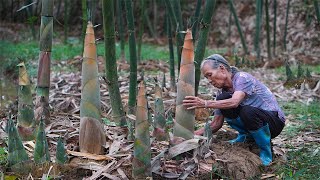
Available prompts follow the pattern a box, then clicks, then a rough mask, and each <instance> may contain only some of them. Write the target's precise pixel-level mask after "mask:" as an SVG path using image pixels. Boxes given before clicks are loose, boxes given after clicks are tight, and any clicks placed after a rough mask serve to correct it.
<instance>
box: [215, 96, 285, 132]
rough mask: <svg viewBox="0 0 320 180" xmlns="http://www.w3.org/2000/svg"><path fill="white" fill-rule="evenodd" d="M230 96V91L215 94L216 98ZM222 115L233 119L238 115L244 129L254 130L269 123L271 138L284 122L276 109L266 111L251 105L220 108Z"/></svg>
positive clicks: (279, 130)
mask: <svg viewBox="0 0 320 180" xmlns="http://www.w3.org/2000/svg"><path fill="white" fill-rule="evenodd" d="M231 97H232V94H231V93H227V92H224V93H221V94H220V95H219V96H217V100H223V99H229V98H231ZM220 111H221V113H222V115H223V116H224V117H226V118H230V119H235V118H237V117H240V119H241V121H242V122H243V124H244V126H245V128H246V130H248V131H255V130H258V129H260V128H261V127H263V126H265V125H267V124H268V125H269V129H270V133H271V138H274V137H276V136H278V135H279V134H280V133H281V131H282V129H283V127H284V123H283V122H282V121H281V120H280V118H279V117H278V112H277V111H266V110H263V109H260V108H256V107H253V106H240V105H239V106H238V107H237V108H232V109H220Z"/></svg>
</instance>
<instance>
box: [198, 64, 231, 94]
mask: <svg viewBox="0 0 320 180" xmlns="http://www.w3.org/2000/svg"><path fill="white" fill-rule="evenodd" d="M201 71H202V74H203V75H204V77H205V78H207V79H208V80H209V82H210V84H212V85H213V86H214V87H216V88H219V89H221V88H225V87H226V80H227V72H228V71H227V70H226V68H225V67H224V66H223V65H220V66H219V67H218V68H217V69H213V68H212V67H211V64H210V63H206V64H204V66H203V67H202V69H201Z"/></svg>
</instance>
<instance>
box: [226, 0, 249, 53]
mask: <svg viewBox="0 0 320 180" xmlns="http://www.w3.org/2000/svg"><path fill="white" fill-rule="evenodd" d="M228 2H229V7H230V11H231V12H232V14H233V18H234V20H235V23H236V26H237V29H238V32H239V35H240V39H241V43H242V46H243V49H244V53H245V54H248V48H247V44H246V40H245V38H244V35H243V32H242V28H241V25H240V22H239V19H238V16H237V12H236V10H235V8H234V5H233V0H228Z"/></svg>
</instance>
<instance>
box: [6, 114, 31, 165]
mask: <svg viewBox="0 0 320 180" xmlns="http://www.w3.org/2000/svg"><path fill="white" fill-rule="evenodd" d="M7 123H8V124H7V127H6V130H7V133H8V165H9V166H14V165H16V164H21V163H23V162H24V161H27V160H29V157H28V154H27V152H26V150H25V149H24V147H23V144H22V141H21V139H20V137H19V134H18V131H17V129H16V127H15V125H14V123H13V121H12V119H11V118H10V119H9V120H8V122H7Z"/></svg>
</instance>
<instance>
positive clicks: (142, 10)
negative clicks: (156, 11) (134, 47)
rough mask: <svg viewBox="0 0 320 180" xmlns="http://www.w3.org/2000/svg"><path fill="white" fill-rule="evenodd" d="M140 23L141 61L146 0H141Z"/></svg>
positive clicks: (139, 44)
mask: <svg viewBox="0 0 320 180" xmlns="http://www.w3.org/2000/svg"><path fill="white" fill-rule="evenodd" d="M140 2H141V4H140V8H141V9H140V23H139V35H138V62H140V61H141V46H142V36H143V30H144V20H145V18H144V12H145V0H140Z"/></svg>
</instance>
